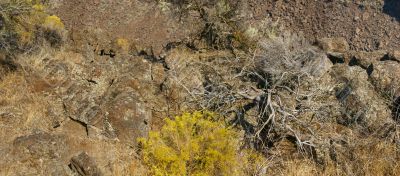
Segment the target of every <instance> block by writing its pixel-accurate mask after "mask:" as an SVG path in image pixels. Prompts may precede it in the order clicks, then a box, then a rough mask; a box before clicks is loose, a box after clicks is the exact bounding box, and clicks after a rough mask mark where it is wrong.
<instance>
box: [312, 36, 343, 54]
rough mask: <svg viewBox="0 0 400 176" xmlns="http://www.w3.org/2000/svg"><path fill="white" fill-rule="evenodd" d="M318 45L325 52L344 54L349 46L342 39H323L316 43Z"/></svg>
mask: <svg viewBox="0 0 400 176" xmlns="http://www.w3.org/2000/svg"><path fill="white" fill-rule="evenodd" d="M318 45H319V47H320V48H321V49H323V50H324V51H327V52H346V51H348V50H349V49H350V46H349V44H348V43H347V41H346V39H345V38H343V37H339V38H323V39H320V40H319V41H318Z"/></svg>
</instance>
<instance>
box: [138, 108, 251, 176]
mask: <svg viewBox="0 0 400 176" xmlns="http://www.w3.org/2000/svg"><path fill="white" fill-rule="evenodd" d="M138 141H139V144H140V146H141V156H142V161H143V163H144V164H145V165H146V166H147V167H148V169H149V172H150V175H159V176H161V175H163V176H164V175H165V176H167V175H171V176H172V175H174V176H175V175H177V176H179V175H193V176H201V175H243V174H244V173H246V172H247V168H244V167H242V166H241V164H242V162H245V160H247V159H248V158H254V157H248V155H247V152H239V136H238V133H237V132H236V131H235V130H234V129H231V128H228V127H226V126H225V124H224V123H223V122H222V121H220V120H218V116H217V115H216V114H214V113H211V112H194V113H185V114H183V115H182V116H177V117H175V118H174V119H172V120H171V119H166V120H165V125H164V126H163V127H162V129H161V130H160V131H152V132H150V133H149V137H148V139H145V138H140V139H138ZM243 154H244V155H245V156H243ZM242 158H243V159H242ZM245 163H248V162H247V161H246V162H245Z"/></svg>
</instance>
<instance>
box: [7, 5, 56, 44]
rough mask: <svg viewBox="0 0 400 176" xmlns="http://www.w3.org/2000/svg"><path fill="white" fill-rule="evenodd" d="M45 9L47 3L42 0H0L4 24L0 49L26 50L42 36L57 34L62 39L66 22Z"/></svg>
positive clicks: (45, 37) (46, 37)
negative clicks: (50, 14)
mask: <svg viewBox="0 0 400 176" xmlns="http://www.w3.org/2000/svg"><path fill="white" fill-rule="evenodd" d="M45 10H46V5H45V4H42V3H41V1H40V0H2V1H0V23H1V24H2V25H3V27H1V28H0V50H6V51H8V52H14V51H16V50H24V49H26V48H27V47H32V46H34V44H35V42H37V41H38V40H39V39H41V38H44V39H46V40H48V37H49V36H50V37H53V38H54V36H55V34H56V35H58V37H56V38H57V39H58V40H61V38H62V37H61V33H62V32H63V31H64V24H63V23H62V22H61V20H60V18H58V17H56V16H49V15H48V14H47V13H46V12H45ZM49 33H50V34H49ZM52 42H54V41H52Z"/></svg>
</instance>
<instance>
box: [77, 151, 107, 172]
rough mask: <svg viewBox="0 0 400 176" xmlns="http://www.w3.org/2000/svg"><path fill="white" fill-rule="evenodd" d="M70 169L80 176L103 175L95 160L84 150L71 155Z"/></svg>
mask: <svg viewBox="0 0 400 176" xmlns="http://www.w3.org/2000/svg"><path fill="white" fill-rule="evenodd" d="M70 167H71V169H72V170H73V171H74V172H75V173H77V174H78V175H80V176H100V175H103V174H102V173H101V172H100V170H99V169H98V167H97V165H96V161H95V160H94V159H93V158H92V157H90V156H89V155H88V154H87V153H86V152H82V153H80V154H79V155H77V156H74V157H72V159H71V164H70Z"/></svg>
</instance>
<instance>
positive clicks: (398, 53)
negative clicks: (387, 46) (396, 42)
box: [389, 50, 400, 62]
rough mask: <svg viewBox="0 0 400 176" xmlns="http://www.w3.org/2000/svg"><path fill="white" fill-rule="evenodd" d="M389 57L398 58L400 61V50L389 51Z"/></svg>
mask: <svg viewBox="0 0 400 176" xmlns="http://www.w3.org/2000/svg"><path fill="white" fill-rule="evenodd" d="M389 57H390V59H391V60H396V61H398V62H400V50H394V51H392V52H390V53H389Z"/></svg>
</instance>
